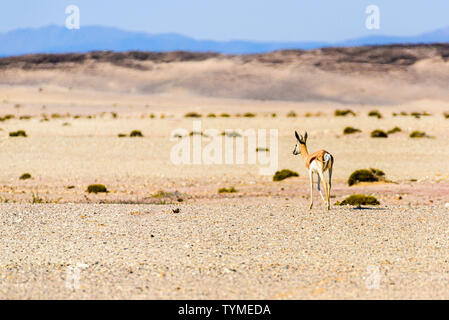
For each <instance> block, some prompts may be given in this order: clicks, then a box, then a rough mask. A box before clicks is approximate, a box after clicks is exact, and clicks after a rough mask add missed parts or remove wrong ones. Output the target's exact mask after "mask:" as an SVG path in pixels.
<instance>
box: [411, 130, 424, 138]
mask: <svg viewBox="0 0 449 320" xmlns="http://www.w3.org/2000/svg"><path fill="white" fill-rule="evenodd" d="M425 137H427V135H426V133H425V132H423V131H413V132H412V133H410V138H425Z"/></svg>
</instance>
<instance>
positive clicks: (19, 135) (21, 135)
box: [9, 130, 28, 137]
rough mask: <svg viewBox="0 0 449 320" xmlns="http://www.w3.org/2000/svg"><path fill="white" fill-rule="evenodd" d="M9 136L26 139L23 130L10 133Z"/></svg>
mask: <svg viewBox="0 0 449 320" xmlns="http://www.w3.org/2000/svg"><path fill="white" fill-rule="evenodd" d="M9 136H10V137H28V136H27V134H26V132H25V131H24V130H18V131H13V132H10V133H9Z"/></svg>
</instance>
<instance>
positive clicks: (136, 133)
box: [129, 130, 143, 137]
mask: <svg viewBox="0 0 449 320" xmlns="http://www.w3.org/2000/svg"><path fill="white" fill-rule="evenodd" d="M129 136H130V137H143V134H142V132H140V131H139V130H133V131H131V133H130V134H129Z"/></svg>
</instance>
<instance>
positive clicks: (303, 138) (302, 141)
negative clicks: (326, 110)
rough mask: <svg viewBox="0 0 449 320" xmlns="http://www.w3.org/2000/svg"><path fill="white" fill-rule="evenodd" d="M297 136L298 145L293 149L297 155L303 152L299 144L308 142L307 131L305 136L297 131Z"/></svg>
mask: <svg viewBox="0 0 449 320" xmlns="http://www.w3.org/2000/svg"><path fill="white" fill-rule="evenodd" d="M295 137H296V145H295V149H294V150H293V154H294V155H295V156H296V155H298V154H301V150H300V149H299V146H300V145H302V144H303V145H305V144H306V142H307V131H306V132H305V133H304V137H303V136H302V135H299V134H298V132H296V131H295Z"/></svg>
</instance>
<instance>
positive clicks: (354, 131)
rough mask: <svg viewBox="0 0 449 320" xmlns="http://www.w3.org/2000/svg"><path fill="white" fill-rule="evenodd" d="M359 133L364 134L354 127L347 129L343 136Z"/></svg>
mask: <svg viewBox="0 0 449 320" xmlns="http://www.w3.org/2000/svg"><path fill="white" fill-rule="evenodd" d="M358 132H362V130H360V129H356V128H353V127H346V128H345V129H344V130H343V134H353V133H358Z"/></svg>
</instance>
